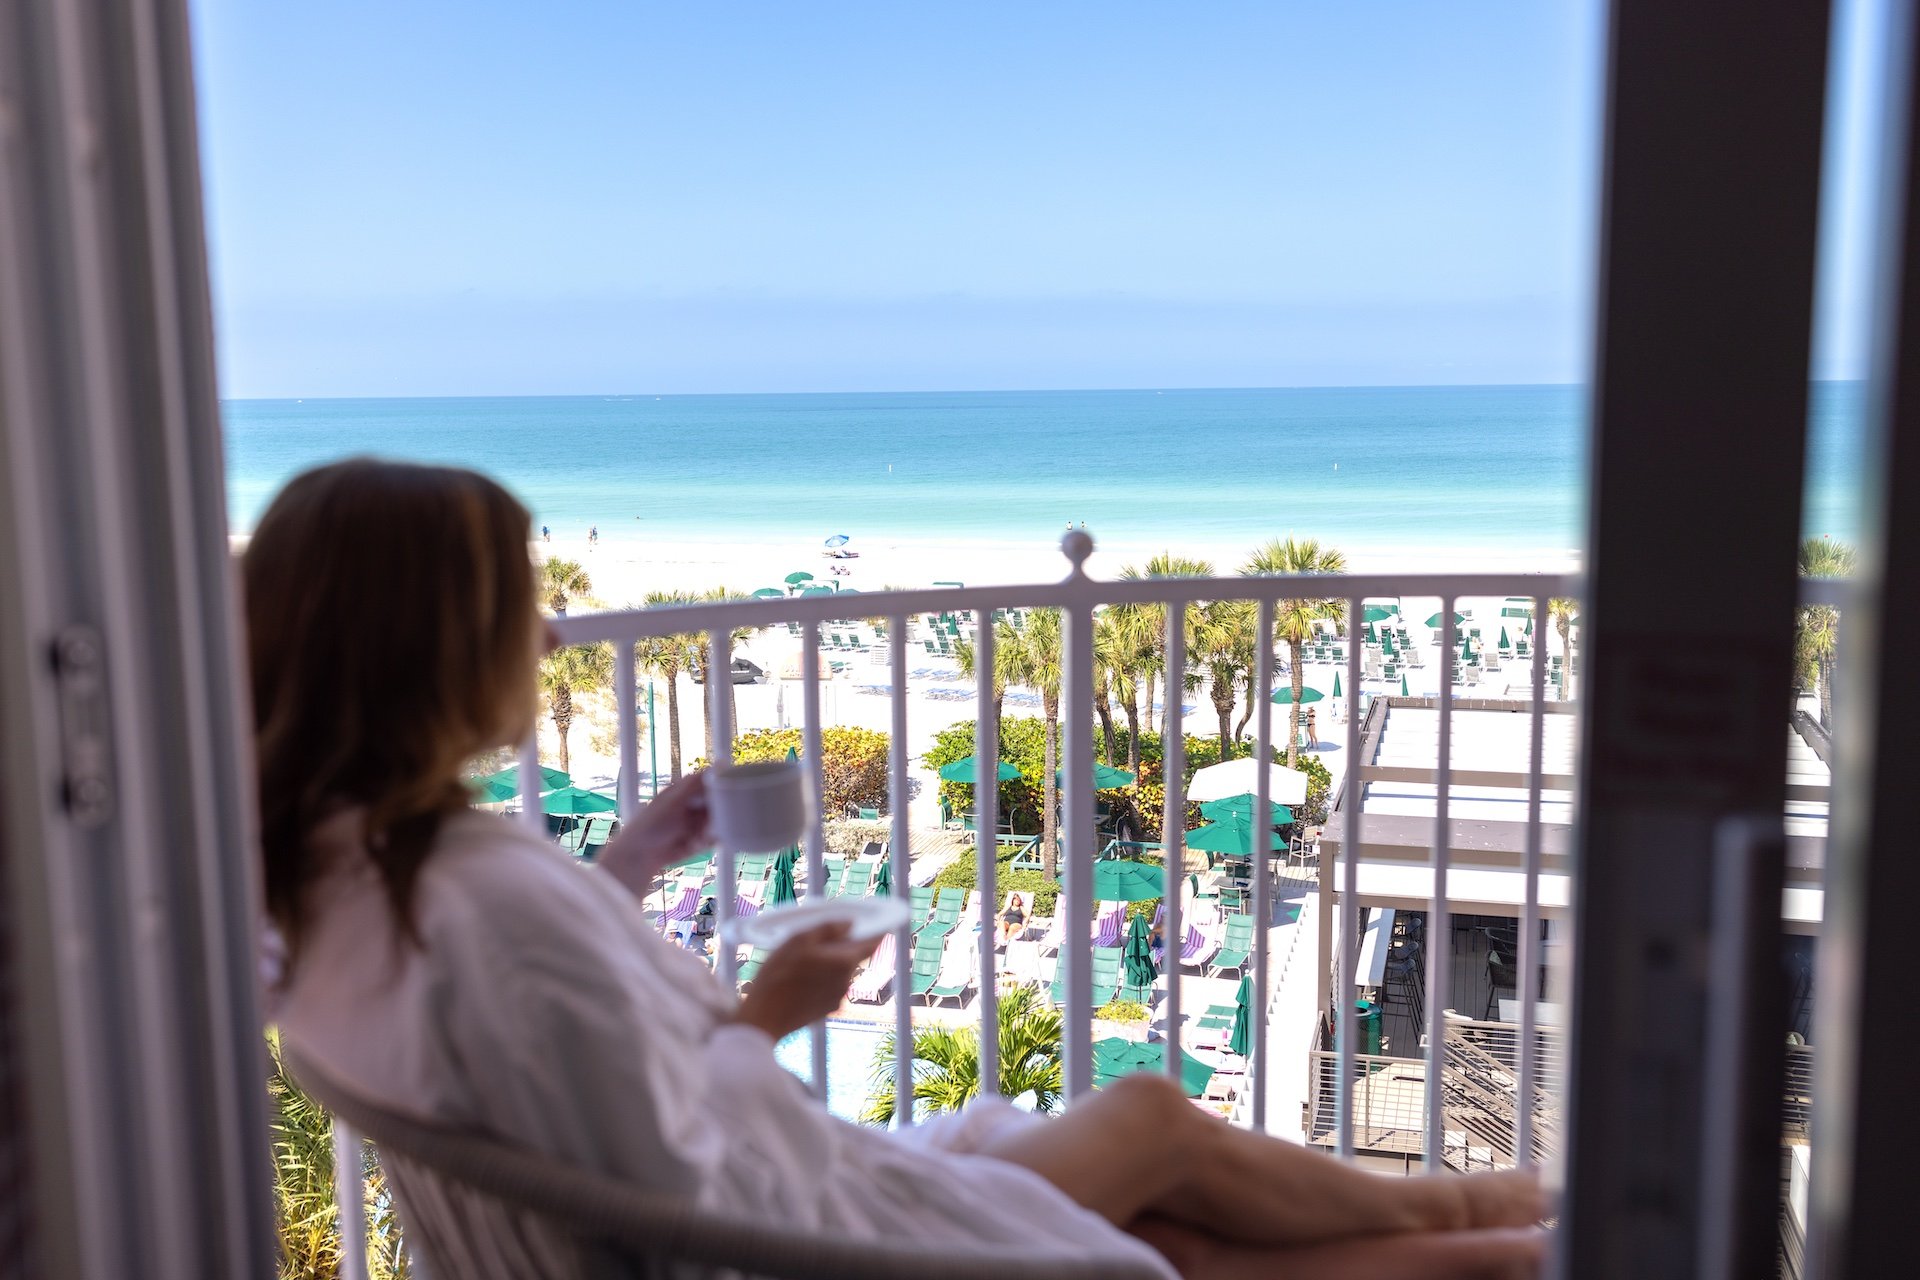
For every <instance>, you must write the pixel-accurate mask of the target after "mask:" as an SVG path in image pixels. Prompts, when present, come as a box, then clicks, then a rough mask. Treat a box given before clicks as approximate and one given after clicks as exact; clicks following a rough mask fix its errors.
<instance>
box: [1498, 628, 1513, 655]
mask: <svg viewBox="0 0 1920 1280" xmlns="http://www.w3.org/2000/svg"><path fill="white" fill-rule="evenodd" d="M1512 650H1513V646H1512V645H1511V644H1509V643H1508V642H1507V629H1506V628H1505V627H1502V628H1500V652H1502V653H1510V652H1512Z"/></svg>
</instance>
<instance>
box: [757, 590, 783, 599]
mask: <svg viewBox="0 0 1920 1280" xmlns="http://www.w3.org/2000/svg"><path fill="white" fill-rule="evenodd" d="M786 594H787V593H786V592H784V591H782V590H781V589H780V588H778V587H762V588H760V589H759V590H758V591H756V592H754V593H753V598H754V599H755V600H778V599H779V598H780V597H781V596H784V595H786Z"/></svg>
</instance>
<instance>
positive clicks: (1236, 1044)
mask: <svg viewBox="0 0 1920 1280" xmlns="http://www.w3.org/2000/svg"><path fill="white" fill-rule="evenodd" d="M1252 1051H1253V975H1252V974H1250V973H1249V974H1243V975H1242V976H1241V978H1240V992H1239V994H1238V995H1236V996H1235V997H1234V999H1233V1034H1232V1035H1230V1036H1228V1037H1227V1052H1228V1053H1237V1054H1239V1055H1240V1056H1241V1057H1243V1058H1244V1057H1246V1056H1247V1055H1248V1054H1249V1053H1251V1052H1252Z"/></svg>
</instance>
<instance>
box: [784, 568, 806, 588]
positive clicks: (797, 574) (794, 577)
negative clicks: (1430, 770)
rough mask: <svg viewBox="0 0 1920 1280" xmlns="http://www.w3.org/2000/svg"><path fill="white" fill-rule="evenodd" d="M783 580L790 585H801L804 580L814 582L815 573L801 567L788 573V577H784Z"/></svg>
mask: <svg viewBox="0 0 1920 1280" xmlns="http://www.w3.org/2000/svg"><path fill="white" fill-rule="evenodd" d="M783 581H785V582H786V584H787V585H788V586H790V587H795V586H799V585H800V584H801V583H803V582H812V581H813V575H812V574H810V573H808V572H806V571H805V570H804V569H800V570H795V571H794V572H792V573H790V574H788V575H787V576H786V578H785V579H783Z"/></svg>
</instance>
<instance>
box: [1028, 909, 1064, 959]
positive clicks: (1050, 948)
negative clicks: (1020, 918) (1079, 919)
mask: <svg viewBox="0 0 1920 1280" xmlns="http://www.w3.org/2000/svg"><path fill="white" fill-rule="evenodd" d="M1035 926H1038V927H1039V929H1040V937H1039V939H1038V940H1036V941H1035V942H1034V944H1033V947H1034V950H1035V951H1036V952H1038V953H1040V954H1043V955H1044V954H1049V953H1051V954H1058V953H1059V951H1060V943H1061V942H1062V941H1064V940H1065V937H1066V916H1064V915H1062V914H1061V912H1060V907H1059V905H1058V904H1055V906H1054V909H1053V914H1052V915H1050V916H1041V917H1040V918H1039V919H1037V920H1036V919H1033V918H1031V917H1029V918H1028V920H1027V931H1028V932H1029V933H1031V932H1032V931H1033V929H1034V928H1035Z"/></svg>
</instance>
